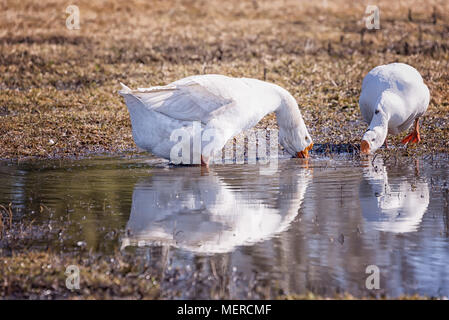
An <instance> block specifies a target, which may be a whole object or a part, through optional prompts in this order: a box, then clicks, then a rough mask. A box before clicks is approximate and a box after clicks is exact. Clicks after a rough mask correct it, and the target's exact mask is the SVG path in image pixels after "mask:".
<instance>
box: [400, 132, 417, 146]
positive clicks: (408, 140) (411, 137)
mask: <svg viewBox="0 0 449 320" xmlns="http://www.w3.org/2000/svg"><path fill="white" fill-rule="evenodd" d="M420 141H421V137H420V135H419V132H418V131H413V132H412V133H410V134H409V135H408V136H406V137H405V138H404V139H402V143H403V144H407V143H418V142H420Z"/></svg>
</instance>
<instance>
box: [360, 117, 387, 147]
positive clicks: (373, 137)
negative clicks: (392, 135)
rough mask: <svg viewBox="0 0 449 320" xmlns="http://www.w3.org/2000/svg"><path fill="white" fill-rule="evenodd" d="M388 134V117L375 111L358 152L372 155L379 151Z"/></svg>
mask: <svg viewBox="0 0 449 320" xmlns="http://www.w3.org/2000/svg"><path fill="white" fill-rule="evenodd" d="M387 133H388V117H387V114H386V113H385V112H384V111H383V110H382V109H380V108H379V109H378V110H376V111H375V114H374V116H373V119H372V121H371V124H370V127H369V129H368V130H367V131H366V132H365V134H364V135H363V137H362V142H361V144H360V152H361V153H362V154H369V153H373V152H374V151H376V150H377V149H379V148H380V147H381V146H382V145H383V144H384V142H385V139H386V138H387Z"/></svg>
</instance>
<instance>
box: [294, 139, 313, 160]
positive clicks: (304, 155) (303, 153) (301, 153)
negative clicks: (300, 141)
mask: <svg viewBox="0 0 449 320" xmlns="http://www.w3.org/2000/svg"><path fill="white" fill-rule="evenodd" d="M312 148H313V143H311V144H310V145H309V146H308V147H307V148H305V149H304V150H303V151H299V152H296V156H297V157H298V158H303V159H305V158H308V157H309V151H310V150H311V149H312Z"/></svg>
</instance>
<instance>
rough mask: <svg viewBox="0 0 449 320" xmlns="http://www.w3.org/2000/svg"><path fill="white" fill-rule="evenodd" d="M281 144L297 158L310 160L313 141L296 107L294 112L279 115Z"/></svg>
mask: <svg viewBox="0 0 449 320" xmlns="http://www.w3.org/2000/svg"><path fill="white" fill-rule="evenodd" d="M277 117H278V125H279V142H280V144H281V145H282V146H283V147H284V149H285V151H287V152H288V153H289V154H290V155H292V156H293V157H295V158H308V157H309V151H310V150H311V149H312V147H313V140H312V137H311V136H310V134H309V131H308V130H307V127H306V124H305V123H304V119H303V118H302V115H301V113H300V112H299V110H298V107H297V106H296V110H294V112H289V113H278V115H277Z"/></svg>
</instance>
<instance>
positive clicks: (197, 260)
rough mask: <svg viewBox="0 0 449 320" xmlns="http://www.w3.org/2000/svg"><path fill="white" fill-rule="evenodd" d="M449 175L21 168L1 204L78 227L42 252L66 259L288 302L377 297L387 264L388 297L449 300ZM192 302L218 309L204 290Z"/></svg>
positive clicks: (328, 163)
mask: <svg viewBox="0 0 449 320" xmlns="http://www.w3.org/2000/svg"><path fill="white" fill-rule="evenodd" d="M376 167H377V168H376ZM448 171H449V170H448V168H447V162H444V161H443V162H434V163H433V164H432V165H431V164H430V163H426V162H424V161H421V162H420V163H419V164H415V163H413V162H412V161H408V162H407V163H403V164H401V165H398V164H396V165H393V164H388V163H383V162H382V160H381V159H380V158H379V157H378V159H376V160H375V162H374V165H371V164H370V163H368V164H366V163H365V164H362V166H359V163H357V162H349V161H337V160H335V161H334V160H328V159H327V160H319V159H318V160H312V161H310V163H309V168H304V166H301V164H300V162H299V161H298V160H296V159H291V160H285V159H282V160H280V161H279V172H278V173H277V174H275V175H273V176H270V175H263V174H261V173H260V170H259V168H258V167H257V166H254V165H228V166H226V165H221V166H220V165H219V166H212V167H211V170H210V173H209V175H200V170H199V168H192V167H168V166H167V165H166V164H165V163H159V162H157V161H152V162H151V161H150V162H149V161H148V160H146V159H145V158H137V159H103V160H82V161H75V162H70V163H68V164H67V163H66V164H64V163H63V164H62V167H60V166H59V165H58V164H55V166H54V167H53V166H48V167H46V168H39V167H37V166H27V165H22V166H20V167H19V168H18V167H17V166H15V165H10V166H0V178H1V179H2V181H3V183H2V185H1V186H0V203H1V204H8V203H9V202H13V203H14V204H15V205H16V206H21V207H22V208H23V209H22V213H23V218H24V219H25V218H29V219H30V220H31V219H35V222H34V224H37V225H38V224H39V223H41V224H43V225H47V224H48V221H49V219H50V217H49V216H46V215H45V214H46V213H45V212H44V213H42V214H40V215H36V214H34V215H31V216H30V213H29V211H30V210H33V211H35V212H39V205H40V204H41V203H42V204H45V205H46V206H48V207H50V208H52V209H53V210H54V213H53V215H52V217H51V219H53V221H56V222H55V223H57V222H58V221H67V220H69V221H70V223H71V227H70V228H69V232H70V234H69V237H66V238H64V239H63V240H61V239H42V241H41V242H45V241H47V242H50V244H51V246H53V247H55V248H59V249H61V248H64V250H70V248H71V246H74V244H75V243H76V242H77V241H80V240H82V241H85V242H86V243H87V248H88V249H90V250H94V251H104V252H111V250H115V249H120V248H123V250H126V251H127V252H128V251H129V250H131V251H130V252H133V251H132V249H133V248H135V247H138V249H137V250H136V251H135V254H142V253H143V252H145V251H147V250H149V251H150V252H151V255H149V256H151V259H153V260H154V261H160V260H161V259H165V258H168V260H167V261H170V264H171V265H172V266H180V267H185V266H187V265H189V266H190V267H191V268H192V269H193V270H203V271H204V270H209V269H208V268H206V266H209V265H210V264H212V263H213V264H214V265H215V269H216V270H215V271H214V272H215V273H218V274H221V275H223V277H225V276H227V277H229V276H230V275H232V274H233V272H238V273H240V274H242V275H243V276H246V277H247V278H248V279H250V278H252V277H255V275H257V277H259V278H262V280H264V281H267V283H268V284H270V283H271V285H273V286H275V287H276V288H278V289H280V290H282V291H283V292H284V293H305V292H306V291H308V290H312V291H314V292H316V293H329V294H331V293H332V292H335V291H336V290H340V291H348V292H350V293H353V294H356V295H357V294H367V293H369V292H367V291H366V290H365V289H364V283H365V279H366V274H365V268H366V266H368V265H370V264H376V265H378V266H379V267H380V269H381V288H382V289H383V290H382V292H383V293H386V294H388V295H390V296H397V295H399V294H402V293H409V294H410V293H415V292H418V293H420V294H427V295H446V296H447V295H449V272H448V268H447V265H448V264H449V238H448V233H447V232H448V230H447V228H448V222H449V218H448V215H449V212H448V204H447V202H448V201H449V197H448V193H447V191H446V189H445V187H444V186H443V185H444V183H445V182H446V181H447V180H448V175H449V174H448ZM67 215H69V216H70V219H66V218H65V217H67ZM125 230H128V232H125ZM117 231H119V232H121V233H120V234H121V237H120V238H117V237H111V236H110V234H111V233H112V232H115V233H117ZM139 245H140V247H139ZM36 246H38V245H37V244H36ZM125 247H126V249H125ZM233 270H234V271H233ZM235 270H237V271H235ZM268 284H267V285H268ZM226 288H228V287H226ZM278 289H276V290H278ZM226 290H228V297H230V298H232V297H241V296H240V295H241V294H242V292H241V291H239V289H237V288H234V287H232V288H228V289H226ZM184 295H185V297H187V298H189V297H190V298H192V297H197V298H201V297H203V298H207V295H205V294H204V295H201V294H199V293H198V291H195V290H194V289H193V288H192V290H187V289H186V290H185V291H184Z"/></svg>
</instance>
